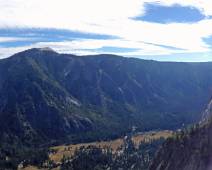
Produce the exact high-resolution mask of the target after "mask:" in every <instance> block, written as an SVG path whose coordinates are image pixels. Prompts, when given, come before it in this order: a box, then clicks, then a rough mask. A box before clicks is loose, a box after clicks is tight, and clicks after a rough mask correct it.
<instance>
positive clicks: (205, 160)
mask: <svg viewBox="0 0 212 170" xmlns="http://www.w3.org/2000/svg"><path fill="white" fill-rule="evenodd" d="M204 115H207V116H208V118H206V117H204V121H202V122H201V123H200V124H198V125H195V126H194V127H192V128H191V129H188V130H187V131H182V132H178V134H176V136H175V138H170V139H169V140H167V141H166V142H165V143H164V144H163V147H162V148H161V149H160V150H159V152H158V153H157V156H156V158H155V159H154V161H153V163H152V165H151V167H150V170H179V169H180V170H211V169H212V120H211V116H212V105H211V102H210V103H209V105H208V108H207V109H206V111H205V114H204Z"/></svg>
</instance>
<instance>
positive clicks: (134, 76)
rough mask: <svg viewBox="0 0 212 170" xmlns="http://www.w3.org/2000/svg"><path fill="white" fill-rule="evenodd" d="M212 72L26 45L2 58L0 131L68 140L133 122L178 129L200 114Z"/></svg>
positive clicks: (26, 138)
mask: <svg viewBox="0 0 212 170" xmlns="http://www.w3.org/2000/svg"><path fill="white" fill-rule="evenodd" d="M211 72H212V63H168V62H156V61H146V60H140V59H132V58H124V57H118V56H113V55H104V54H103V55H96V56H85V57H76V56H74V55H68V54H59V53H56V52H54V51H52V50H51V49H49V48H45V49H30V50H26V51H24V52H20V53H17V54H15V55H14V56H12V57H10V58H7V59H2V60H0V75H1V77H0V138H1V139H2V140H1V141H5V142H20V143H28V144H32V143H39V144H44V143H52V142H53V143H54V142H59V143H64V142H69V143H70V142H76V141H78V142H79V141H91V140H97V139H101V140H102V139H108V138H114V137H117V136H120V135H123V134H125V133H126V132H127V131H129V130H130V129H131V128H132V127H133V126H136V127H137V129H138V130H139V131H144V130H153V129H158V128H160V129H176V128H179V127H181V125H182V124H183V123H184V124H189V123H192V122H195V121H197V120H198V119H199V118H200V117H201V115H200V114H199V113H200V111H201V110H202V108H203V107H204V106H205V103H206V102H207V100H208V99H209V97H210V96H209V94H210V93H212V92H211V91H212V89H211V87H212V75H211V74H210V73H211Z"/></svg>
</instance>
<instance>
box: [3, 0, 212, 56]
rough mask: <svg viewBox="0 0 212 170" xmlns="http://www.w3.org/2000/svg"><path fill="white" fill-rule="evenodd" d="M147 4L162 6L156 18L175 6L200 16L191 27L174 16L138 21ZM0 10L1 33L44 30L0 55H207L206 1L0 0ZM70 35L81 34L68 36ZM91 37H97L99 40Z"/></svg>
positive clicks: (211, 11)
mask: <svg viewBox="0 0 212 170" xmlns="http://www.w3.org/2000/svg"><path fill="white" fill-rule="evenodd" d="M147 3H148V4H154V7H155V8H157V6H158V7H159V8H161V7H162V9H158V10H157V12H158V15H160V10H163V9H164V8H165V9H166V7H172V6H176V4H177V5H178V8H179V9H178V10H180V7H182V8H183V10H184V12H186V9H194V11H196V12H199V15H201V16H204V17H203V18H199V19H197V20H196V21H195V20H194V22H192V23H190V22H184V23H182V22H179V21H178V20H176V18H172V19H173V20H172V22H171V23H155V22H152V21H150V20H148V19H146V20H145V21H144V20H142V16H145V15H147V13H148V10H147V8H146V6H145V4H147ZM163 6H164V8H163ZM0 9H1V10H0V28H2V29H6V30H7V29H15V30H16V29H25V30H27V29H28V30H30V29H31V28H32V30H33V29H43V30H47V32H44V36H42V33H41V32H40V33H37V34H36V33H35V32H33V31H31V32H30V31H29V32H28V35H29V37H30V34H31V35H34V37H37V38H40V40H38V41H33V42H31V43H29V44H22V45H21V44H20V45H21V47H17V48H14V47H13V46H10V45H9V44H8V46H4V48H2V49H0V50H1V53H3V52H2V51H4V49H5V47H7V48H8V49H9V50H12V51H14V52H15V51H18V50H20V49H22V48H26V47H37V46H50V47H52V48H55V49H56V50H58V51H59V52H70V53H77V54H85V53H86V54H88V53H92V54H94V53H100V52H105V51H106V50H104V49H107V52H108V53H115V54H121V55H125V56H133V55H135V56H139V55H140V56H143V55H149V56H150V55H171V54H172V55H175V54H181V53H184V54H187V55H189V54H192V55H193V54H194V53H208V54H209V53H210V51H211V45H210V42H209V41H205V39H207V38H209V37H210V36H211V35H212V29H211V28H212V19H211V15H212V2H210V1H209V0H199V1H196V0H186V1H185V0H168V1H167V0H115V1H114V0H101V1H100V0H86V1H84V0H77V1H74V0H54V1H52V0H42V1H41V0H27V1H26V0H7V1H3V0H0ZM170 12H171V11H170ZM138 16H141V19H140V20H135V19H134V18H135V17H138ZM161 16H162V15H161ZM162 17H163V16H162ZM187 19H188V20H189V18H187ZM194 19H195V18H194ZM64 29H65V30H67V31H71V32H72V34H71V33H70V34H62V30H64ZM51 30H58V31H59V30H61V33H60V35H58V34H57V33H58V32H57V33H56V32H54V33H53V34H50V32H51ZM48 32H49V34H48ZM74 32H76V33H81V34H79V35H78V37H76V36H75V37H74V34H73V33H74ZM3 34H6V33H2V34H1V29H0V37H2V36H3ZM16 35H17V36H18V35H19V34H18V33H16ZM26 35H27V34H26ZM56 35H57V36H56ZM86 35H87V37H86ZM90 35H91V36H90ZM94 35H96V37H95V36H94ZM97 35H103V36H102V38H101V37H98V36H97ZM11 36H14V35H12V34H11ZM107 36H109V37H108V38H107ZM19 37H20V35H19ZM31 37H32V36H31ZM44 37H45V38H44ZM112 37H116V38H112ZM20 38H21V37H20ZM42 38H43V39H42ZM0 42H1V39H0ZM5 42H6V39H5ZM108 47H112V48H110V49H111V51H108V49H109V48H108ZM115 48H116V49H121V48H126V49H127V48H128V49H129V48H131V49H132V50H123V51H122V52H120V51H118V50H116V51H114V49H115ZM17 49H18V50H17ZM112 49H113V50H112ZM133 49H135V50H134V51H133ZM5 51H7V50H5ZM4 56H5V55H4Z"/></svg>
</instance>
